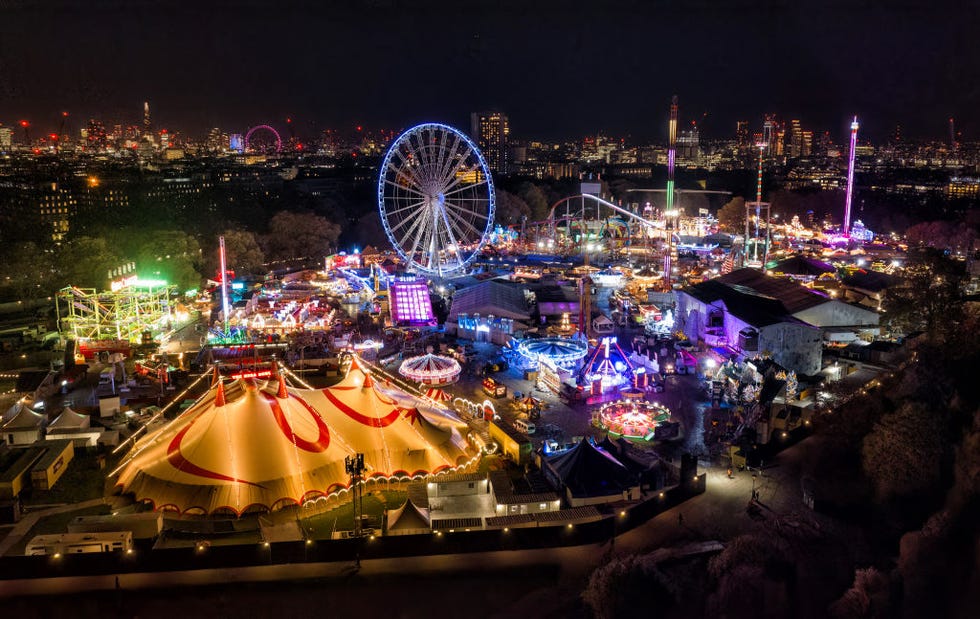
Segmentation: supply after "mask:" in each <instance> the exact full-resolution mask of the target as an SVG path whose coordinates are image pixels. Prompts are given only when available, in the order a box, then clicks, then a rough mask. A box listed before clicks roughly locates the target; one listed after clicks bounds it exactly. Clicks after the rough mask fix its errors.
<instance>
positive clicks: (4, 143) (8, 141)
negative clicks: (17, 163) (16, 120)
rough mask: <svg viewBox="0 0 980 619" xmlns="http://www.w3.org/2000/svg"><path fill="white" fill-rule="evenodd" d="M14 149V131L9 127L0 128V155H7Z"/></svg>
mask: <svg viewBox="0 0 980 619" xmlns="http://www.w3.org/2000/svg"><path fill="white" fill-rule="evenodd" d="M13 149H14V130H13V129H11V128H10V127H0V153H9V152H10V151H12V150H13Z"/></svg>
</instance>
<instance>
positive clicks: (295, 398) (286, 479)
mask: <svg viewBox="0 0 980 619" xmlns="http://www.w3.org/2000/svg"><path fill="white" fill-rule="evenodd" d="M352 375H353V376H352ZM452 439H453V433H451V432H449V431H446V430H440V429H439V428H437V427H435V426H433V425H432V424H429V423H427V422H426V421H425V420H424V418H423V417H422V416H421V415H420V414H419V413H418V411H417V410H416V409H409V408H403V407H400V406H398V405H396V404H395V402H394V400H392V399H390V398H389V397H387V396H385V395H384V394H382V393H380V392H379V391H378V390H377V389H376V388H375V386H374V381H373V378H371V377H370V376H369V375H365V374H364V373H363V372H361V371H360V370H359V369H358V368H357V367H356V366H355V367H353V368H352V370H351V371H350V372H349V373H348V376H347V378H345V379H344V381H342V382H341V383H340V384H339V385H337V386H336V387H331V388H329V389H321V390H303V389H287V387H286V384H285V382H284V380H283V379H281V378H280V379H278V380H272V381H269V382H268V383H266V382H263V381H255V380H250V379H245V380H238V381H235V382H233V383H230V384H228V385H227V386H225V385H224V384H222V383H221V382H220V381H216V382H215V383H214V384H212V387H211V389H210V390H209V392H208V393H207V394H206V395H205V396H203V397H202V398H201V399H200V400H199V401H198V402H197V403H195V404H194V406H192V407H190V408H188V409H187V410H186V411H185V412H184V413H183V414H181V416H180V417H178V418H177V419H175V420H174V421H173V422H171V423H170V424H169V425H167V426H166V427H164V428H162V429H161V430H158V431H157V432H155V433H152V434H150V435H149V436H147V437H145V438H144V439H142V440H141V441H139V442H138V443H137V444H136V446H135V447H134V449H133V452H132V454H131V455H130V457H129V460H128V461H127V462H126V463H125V465H124V466H123V468H122V472H121V473H120V475H119V479H118V481H117V484H116V487H117V489H118V490H119V491H120V492H122V493H126V494H132V495H133V496H134V498H135V499H136V500H138V501H144V502H148V503H151V504H152V505H153V506H154V507H155V508H156V509H161V510H169V511H178V512H181V513H186V514H217V515H227V516H240V515H242V514H245V513H252V512H264V511H272V510H277V509H281V508H284V507H288V506H291V505H298V504H302V503H303V502H306V501H309V500H314V499H316V498H318V497H321V496H327V495H330V494H334V493H337V492H340V491H342V490H344V489H346V488H347V487H348V486H349V482H350V479H349V477H348V475H347V473H346V471H345V467H344V460H345V458H346V457H347V456H350V455H353V454H355V453H363V454H364V461H365V466H366V468H367V470H366V471H365V473H364V475H365V477H367V478H371V477H380V478H390V477H401V476H405V477H408V476H416V475H428V474H434V473H439V472H441V471H450V470H457V469H458V468H461V467H464V466H467V465H469V464H470V463H472V462H473V461H474V459H473V458H472V457H471V454H470V453H469V449H468V447H467V446H465V445H463V446H460V445H458V444H457V443H455V442H453V440H452Z"/></svg>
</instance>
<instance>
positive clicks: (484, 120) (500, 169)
mask: <svg viewBox="0 0 980 619" xmlns="http://www.w3.org/2000/svg"><path fill="white" fill-rule="evenodd" d="M470 136H471V137H472V138H473V141H475V142H476V144H477V146H479V147H480V150H481V151H482V152H483V156H484V158H486V160H487V165H489V166H490V169H491V170H493V171H494V172H496V173H498V174H506V173H507V156H508V149H507V144H508V141H509V139H510V122H509V121H508V119H507V115H506V114H503V113H501V112H473V113H472V114H470Z"/></svg>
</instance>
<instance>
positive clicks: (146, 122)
mask: <svg viewBox="0 0 980 619" xmlns="http://www.w3.org/2000/svg"><path fill="white" fill-rule="evenodd" d="M150 128H151V127H150V102H149V101H144V102H143V135H150Z"/></svg>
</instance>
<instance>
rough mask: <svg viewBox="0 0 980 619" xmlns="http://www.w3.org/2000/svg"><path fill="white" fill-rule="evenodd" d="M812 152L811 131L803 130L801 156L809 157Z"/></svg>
mask: <svg viewBox="0 0 980 619" xmlns="http://www.w3.org/2000/svg"><path fill="white" fill-rule="evenodd" d="M812 154H813V132H812V131H806V130H804V131H803V147H802V148H801V149H800V156H801V157H809V156H810V155H812Z"/></svg>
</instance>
